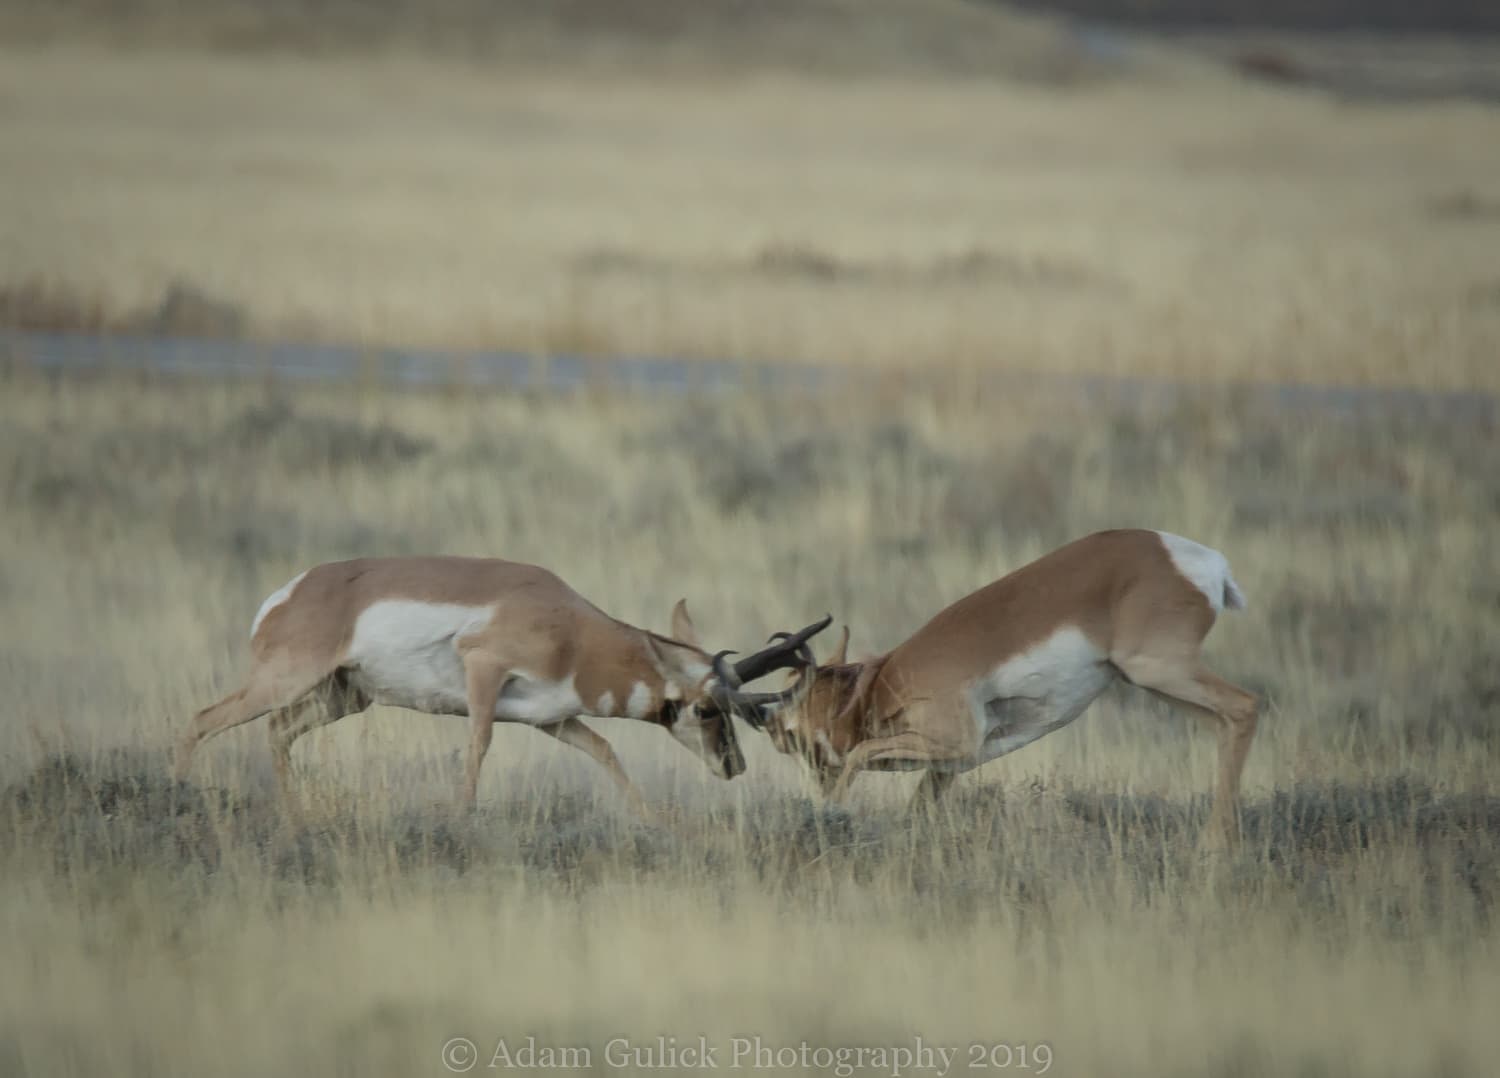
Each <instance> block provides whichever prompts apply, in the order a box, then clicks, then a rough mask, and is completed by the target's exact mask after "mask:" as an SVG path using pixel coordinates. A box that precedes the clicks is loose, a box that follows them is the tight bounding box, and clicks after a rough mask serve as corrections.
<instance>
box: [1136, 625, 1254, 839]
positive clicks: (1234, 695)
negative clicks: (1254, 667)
mask: <svg viewBox="0 0 1500 1078" xmlns="http://www.w3.org/2000/svg"><path fill="white" fill-rule="evenodd" d="M1115 665H1116V666H1118V667H1119V668H1120V670H1121V672H1123V673H1124V675H1125V676H1126V677H1127V678H1129V679H1130V681H1131V682H1132V683H1133V684H1136V685H1139V686H1141V688H1143V689H1149V690H1151V691H1152V692H1154V693H1156V694H1157V695H1160V696H1164V697H1167V698H1168V699H1170V700H1172V701H1173V702H1175V703H1179V704H1185V705H1187V706H1188V707H1189V708H1190V709H1192V710H1193V711H1194V712H1196V713H1197V714H1199V715H1207V716H1208V717H1210V718H1212V719H1214V720H1215V721H1216V722H1217V724H1218V731H1219V773H1218V780H1217V783H1216V784H1215V787H1214V803H1213V809H1212V811H1211V812H1210V815H1209V841H1210V843H1211V844H1212V845H1216V846H1233V845H1235V844H1236V843H1238V841H1239V837H1240V828H1239V796H1240V775H1241V773H1242V772H1243V771H1244V769H1245V758H1246V757H1247V756H1248V755H1249V754H1250V743H1251V742H1252V741H1253V740H1254V739H1255V728H1256V726H1257V725H1258V723H1259V715H1260V708H1259V701H1258V700H1257V699H1256V697H1255V695H1254V694H1253V693H1250V692H1246V691H1245V690H1244V689H1242V688H1240V687H1239V686H1238V685H1234V684H1231V683H1230V682H1228V681H1225V680H1224V679H1223V678H1221V677H1219V676H1218V675H1217V674H1215V673H1214V672H1213V671H1211V670H1209V669H1208V668H1207V667H1206V666H1204V665H1203V664H1202V662H1201V661H1199V659H1198V657H1197V656H1196V655H1194V656H1193V657H1192V658H1191V659H1188V658H1184V657H1173V656H1155V655H1151V654H1137V655H1134V656H1131V657H1130V658H1128V659H1124V660H1120V659H1116V660H1115Z"/></svg>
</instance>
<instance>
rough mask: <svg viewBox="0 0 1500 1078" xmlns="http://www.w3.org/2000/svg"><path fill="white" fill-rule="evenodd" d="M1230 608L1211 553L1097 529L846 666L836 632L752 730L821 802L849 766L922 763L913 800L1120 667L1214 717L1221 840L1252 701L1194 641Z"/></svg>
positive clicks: (1066, 707) (1232, 806)
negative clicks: (825, 657) (1212, 666)
mask: <svg viewBox="0 0 1500 1078" xmlns="http://www.w3.org/2000/svg"><path fill="white" fill-rule="evenodd" d="M1244 605H1245V600H1244V596H1243V594H1242V593H1241V592H1240V589H1239V586H1238V585H1237V584H1236V583H1235V581H1234V578H1233V577H1232V576H1231V575H1230V571H1229V563H1228V561H1227V560H1226V559H1225V558H1224V556H1223V555H1222V554H1220V553H1219V552H1218V551H1216V550H1212V549H1210V548H1208V547H1205V546H1202V545H1200V544H1198V543H1195V542H1192V541H1191V540H1188V539H1183V538H1181V537H1180V536H1176V535H1171V534H1168V533H1164V532H1155V531H1145V530H1116V531H1103V532H1098V533H1095V534H1093V535H1089V536H1086V537H1084V538H1082V539H1078V540H1076V541H1074V542H1072V543H1069V544H1067V545H1066V546H1063V547H1061V548H1059V549H1057V550H1055V551H1053V552H1052V553H1050V554H1047V555H1045V556H1044V557H1041V558H1039V559H1037V560H1036V561H1034V562H1032V563H1030V564H1029V565H1026V566H1023V567H1022V568H1020V569H1017V570H1016V571H1015V572H1012V573H1010V574H1009V575H1008V576H1005V577H1003V578H1001V579H1000V580H997V581H995V582H994V583H992V584H989V585H988V586H986V587H983V588H980V589H979V590H978V591H976V592H973V593H972V594H970V595H968V596H966V597H964V598H962V599H960V600H958V601H957V602H955V603H953V604H952V605H951V606H949V607H947V608H946V609H944V610H942V611H941V612H940V613H938V614H937V615H936V616H935V617H933V618H932V620H930V621H929V622H927V624H926V625H924V626H922V627H921V628H920V629H918V630H917V632H915V633H914V634H913V635H912V636H911V637H910V638H908V639H907V640H906V641H905V642H904V643H902V644H900V645H899V646H898V647H896V648H895V649H894V650H892V651H890V652H888V653H887V654H885V655H881V656H877V657H874V658H872V659H870V660H868V661H865V662H860V663H849V662H847V661H846V659H845V655H844V650H845V647H846V645H847V641H848V630H847V629H846V630H845V631H844V641H843V642H842V643H840V645H839V648H838V650H837V652H836V653H835V655H834V656H833V657H832V660H831V661H829V662H827V663H825V664H823V665H822V666H805V668H804V670H803V671H802V672H801V673H800V674H799V675H798V677H799V680H800V685H799V687H798V689H797V691H795V692H792V693H790V694H789V698H790V701H791V702H790V703H789V704H788V705H787V706H785V707H782V708H778V709H771V710H767V711H765V712H763V717H764V719H765V723H764V726H763V729H765V730H766V732H767V733H769V734H770V735H771V738H772V740H773V741H774V743H775V744H776V746H777V748H779V749H780V750H781V751H783V752H787V753H794V754H797V755H800V756H802V757H803V758H804V759H806V760H807V761H808V763H809V764H810V765H811V766H812V767H813V768H814V770H815V771H816V772H817V773H818V776H819V779H820V781H821V784H822V785H823V788H824V789H825V790H830V789H831V792H832V795H833V797H834V798H836V799H837V798H842V797H843V796H844V795H845V794H846V792H847V790H848V788H849V784H850V783H851V782H852V781H853V780H854V777H855V776H856V775H857V774H858V773H859V772H860V771H861V770H913V769H919V768H925V769H926V774H925V775H924V776H923V780H922V782H921V784H920V785H919V786H918V789H917V795H916V798H915V799H914V805H915V804H920V803H922V802H924V801H929V802H930V801H933V800H935V799H936V798H938V797H939V796H940V795H941V794H942V793H943V791H944V790H946V789H947V787H948V786H949V785H950V784H951V783H952V781H953V778H954V776H956V775H957V774H959V773H961V772H964V771H967V770H970V769H971V768H975V767H978V766H979V765H981V764H983V763H985V762H987V761H989V760H993V759H995V758H996V757H998V756H1003V755H1005V754H1006V753H1009V752H1014V751H1015V750H1016V749H1019V748H1021V747H1023V746H1025V745H1028V744H1030V743H1031V742H1033V741H1035V740H1036V739H1037V738H1039V737H1042V736H1043V735H1045V734H1048V733H1050V732H1052V731H1053V730H1056V729H1059V728H1060V727H1062V726H1065V725H1066V724H1068V723H1070V722H1072V721H1073V720H1074V719H1076V718H1077V717H1078V716H1079V715H1080V714H1082V713H1083V711H1084V710H1085V709H1086V708H1087V707H1088V706H1089V704H1090V703H1092V702H1093V701H1094V700H1095V699H1096V698H1097V697H1098V696H1099V695H1100V694H1101V693H1102V692H1103V691H1104V690H1105V689H1106V688H1107V687H1108V686H1109V685H1110V684H1111V683H1113V682H1114V681H1115V680H1116V679H1117V678H1120V677H1123V678H1124V679H1125V680H1126V681H1128V682H1130V683H1132V684H1135V685H1138V686H1140V687H1141V688H1144V689H1148V690H1150V691H1151V692H1153V693H1155V694H1157V695H1160V696H1163V697H1166V698H1167V699H1169V700H1172V701H1175V702H1177V703H1180V704H1184V705H1187V706H1188V707H1189V708H1191V709H1192V710H1194V711H1195V712H1197V713H1199V714H1201V715H1204V716H1206V717H1208V718H1210V719H1211V720H1213V721H1214V722H1215V723H1216V724H1217V727H1218V736H1219V766H1218V780H1217V785H1216V789H1215V794H1214V802H1213V810H1212V815H1211V821H1210V822H1211V828H1212V831H1211V838H1213V839H1215V840H1220V841H1223V842H1233V841H1234V840H1235V839H1236V838H1237V836H1238V814H1237V800H1238V795H1239V783H1240V773H1241V771H1242V770H1243V768H1244V764H1245V757H1246V755H1247V753H1248V752H1249V749H1250V743H1251V740H1252V739H1253V738H1254V736H1255V728H1256V722H1257V713H1258V704H1257V700H1256V698H1255V696H1253V695H1252V694H1251V693H1249V692H1246V691H1245V690H1244V689H1241V688H1239V687H1237V686H1235V685H1232V684H1230V683H1229V682H1227V681H1225V680H1224V679H1223V678H1221V677H1219V676H1217V675H1216V674H1214V673H1213V672H1212V671H1210V670H1209V669H1208V668H1207V667H1206V666H1205V665H1204V664H1203V660H1202V658H1201V657H1200V654H1199V650H1200V647H1201V645H1202V643H1203V639H1204V637H1205V636H1207V635H1208V632H1209V630H1210V629H1211V628H1212V627H1213V625H1214V622H1215V620H1216V619H1217V617H1218V615H1219V613H1220V612H1221V611H1222V610H1226V609H1227V610H1239V609H1242V608H1243V607H1244ZM803 654H804V656H805V659H807V660H810V659H811V654H810V652H808V651H806V650H805V649H804V652H803Z"/></svg>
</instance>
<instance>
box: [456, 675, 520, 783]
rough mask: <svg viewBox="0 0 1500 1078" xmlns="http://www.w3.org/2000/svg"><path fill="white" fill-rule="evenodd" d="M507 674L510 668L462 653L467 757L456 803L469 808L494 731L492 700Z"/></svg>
mask: <svg viewBox="0 0 1500 1078" xmlns="http://www.w3.org/2000/svg"><path fill="white" fill-rule="evenodd" d="M509 677H510V671H509V670H507V669H505V668H504V667H503V666H500V665H499V664H497V663H495V662H494V661H492V660H490V659H489V658H488V657H486V656H484V655H482V654H480V653H478V652H469V653H468V654H467V655H465V656H464V678H465V682H466V688H467V692H468V698H469V723H470V736H469V761H468V766H467V768H466V769H465V772H464V784H463V788H462V789H461V791H460V794H459V804H460V806H461V807H463V808H466V809H472V808H473V807H474V805H475V803H476V802H477V801H478V799H479V768H480V765H482V764H483V763H484V754H485V753H486V752H488V751H489V748H490V739H491V738H492V737H493V736H494V732H495V702H496V701H497V700H499V698H500V690H501V689H502V688H504V686H505V682H506V681H507V680H508V679H509Z"/></svg>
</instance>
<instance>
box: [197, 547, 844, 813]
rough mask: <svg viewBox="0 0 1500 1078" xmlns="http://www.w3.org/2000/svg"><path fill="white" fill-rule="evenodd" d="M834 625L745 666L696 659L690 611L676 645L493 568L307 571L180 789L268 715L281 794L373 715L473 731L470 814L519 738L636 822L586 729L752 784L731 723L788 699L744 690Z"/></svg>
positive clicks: (376, 561) (261, 632)
mask: <svg viewBox="0 0 1500 1078" xmlns="http://www.w3.org/2000/svg"><path fill="white" fill-rule="evenodd" d="M830 621H832V617H831V616H830V617H828V618H825V619H824V620H823V621H822V622H820V623H817V624H814V625H810V626H808V627H807V628H805V629H803V630H802V631H801V632H800V633H796V634H786V633H782V634H778V635H777V637H775V638H774V639H775V641H776V642H775V643H774V644H772V645H770V646H768V647H766V648H763V649H762V650H761V651H759V652H756V653H755V654H753V655H750V656H748V657H746V658H744V659H742V660H740V661H739V662H737V663H734V664H732V665H731V664H729V663H728V662H726V661H725V659H724V658H723V656H724V655H726V654H730V653H729V652H720V653H719V655H717V656H710V655H709V654H708V653H707V652H705V651H704V650H703V649H702V648H701V647H699V646H698V642H697V633H696V630H695V629H694V627H693V623H692V620H691V618H690V617H689V616H688V612H687V606H686V604H685V603H684V602H681V601H679V602H678V603H677V605H676V607H675V608H673V611H672V633H673V635H672V636H671V637H666V636H660V635H658V634H656V633H652V632H648V631H647V630H644V629H637V628H635V627H634V626H632V625H627V624H626V623H625V622H623V621H620V620H618V619H616V618H613V617H610V616H609V615H608V614H606V613H604V612H603V611H602V610H600V609H599V608H598V607H596V606H594V605H593V604H592V603H590V602H589V601H588V600H586V599H585V598H583V596H581V595H579V594H578V593H577V592H575V591H574V590H573V589H572V588H570V587H569V586H568V585H567V584H565V583H563V581H562V580H560V579H558V577H556V576H555V575H553V574H552V573H550V572H548V571H547V570H546V569H542V568H539V567H537V566H534V565H523V564H519V563H516V562H508V561H500V560H496V559H490V558H459V557H405V558H361V559H358V560H355V561H344V562H330V563H328V564H324V565H319V566H317V567H316V568H313V569H309V570H308V571H307V572H305V573H303V574H302V575H300V576H298V577H296V578H295V579H294V580H292V581H291V582H290V583H288V584H287V585H286V586H285V587H283V588H281V589H280V590H278V591H277V592H276V593H275V594H273V595H271V596H270V597H269V598H268V599H266V601H265V602H264V603H263V604H262V605H261V608H260V612H259V613H257V614H256V616H255V620H254V622H253V623H252V625H251V627H250V651H251V656H252V667H251V670H250V674H249V676H248V678H247V679H246V682H245V684H244V686H243V687H242V688H240V689H239V690H238V691H236V692H234V693H232V694H230V695H229V696H227V697H225V698H224V699H223V700H220V701H219V702H218V703H216V704H213V705H212V706H210V707H207V708H204V709H203V710H202V711H200V712H199V713H198V714H197V715H196V716H194V718H193V720H192V722H191V723H190V724H189V726H188V729H187V730H186V732H185V733H184V734H183V736H182V739H181V741H180V742H179V743H178V745H177V754H176V766H175V770H176V774H177V776H178V777H179V778H181V777H183V776H184V775H185V774H186V772H187V769H188V765H189V764H190V762H191V760H192V755H193V750H194V749H195V748H196V747H197V746H198V744H199V743H200V742H202V741H203V740H204V739H205V738H208V737H212V736H213V735H214V734H217V733H220V732H222V731H224V730H228V729H230V728H231V727H234V726H238V725H240V724H241V723H245V722H249V721H251V720H252V719H256V718H259V717H260V716H262V715H266V714H269V715H270V716H271V720H270V738H271V753H272V759H273V761H274V763H275V767H276V774H277V778H278V780H279V781H280V782H281V784H282V786H283V788H285V787H286V784H287V780H288V774H289V771H290V766H291V749H292V743H293V742H294V741H296V740H297V738H298V737H300V736H301V735H303V734H305V733H307V732H308V731H309V730H313V729H315V728H317V727H319V726H323V725H326V724H327V723H331V722H334V721H336V720H338V719H341V718H343V717H344V716H345V715H352V714H354V713H356V712H360V711H363V710H364V709H365V708H367V707H369V706H370V704H372V703H381V704H390V705H394V706H397V707H405V708H411V709H414V710H417V711H423V712H427V713H429V714H441V715H467V716H469V717H470V720H471V724H472V733H471V736H470V740H469V753H468V766H467V769H466V772H465V775H464V779H463V783H462V786H461V789H460V800H461V803H462V804H464V805H465V806H472V805H473V804H474V800H475V794H476V790H477V787H478V783H479V769H480V765H481V764H482V763H483V761H484V756H485V752H486V751H487V750H488V749H489V745H490V737H491V733H492V731H493V727H494V724H495V723H496V722H519V723H526V724H528V725H531V726H534V727H536V728H537V729H538V730H541V731H543V732H544V733H547V734H551V735H552V736H553V737H555V738H557V739H558V740H559V741H562V742H564V743H566V744H568V745H572V746H573V747H574V748H578V749H582V750H583V751H584V752H586V753H588V754H589V755H590V756H592V757H593V758H594V759H595V760H597V761H598V762H599V763H600V764H602V765H603V766H604V767H605V769H606V770H608V771H609V773H610V775H611V777H613V779H614V780H615V782H616V783H617V784H619V786H620V788H621V790H622V791H623V792H624V794H625V795H626V797H627V798H628V799H629V801H630V803H631V806H632V807H633V808H635V809H636V810H637V811H639V812H643V813H644V812H645V803H644V800H643V799H642V797H641V795H640V793H639V791H638V790H637V789H636V788H635V786H634V784H633V783H631V781H630V779H629V777H628V776H627V775H626V774H625V771H624V769H623V768H622V767H621V766H620V762H619V760H618V759H617V758H616V756H615V754H614V752H613V750H611V748H610V746H609V742H607V741H605V740H604V738H602V737H600V736H599V735H598V734H597V733H595V732H594V731H593V730H591V729H589V728H588V727H587V726H585V725H584V724H583V723H582V722H581V721H580V720H579V716H580V715H593V716H597V717H600V718H608V717H628V718H632V719H640V720H642V721H645V722H649V723H653V724H655V725H658V726H662V727H665V728H666V730H667V731H668V732H669V733H670V734H671V735H672V736H673V737H674V738H676V739H677V741H679V742H681V743H682V744H683V745H684V746H686V747H687V748H688V749H689V750H691V751H692V752H693V753H694V754H696V755H697V756H698V757H699V758H700V759H702V760H703V761H704V762H705V763H707V764H708V766H709V768H711V769H712V771H713V772H714V774H716V775H718V776H719V777H721V778H733V777H734V776H736V775H738V774H740V773H741V772H743V771H744V770H745V758H744V755H743V754H742V753H741V751H740V746H739V742H738V741H737V740H736V738H735V732H734V724H733V722H732V721H731V718H730V716H731V713H733V712H735V711H740V712H742V713H746V714H749V715H752V716H755V717H756V719H757V720H758V719H759V717H760V716H761V715H762V714H763V711H764V708H765V707H767V706H769V705H771V704H774V703H776V702H778V701H781V700H783V699H784V698H783V697H781V696H778V695H777V694H766V693H741V692H739V691H738V690H739V686H740V684H741V683H742V682H744V681H750V680H753V679H754V678H758V677H762V676H764V675H765V674H767V673H769V672H771V671H772V670H776V669H784V668H786V667H787V666H788V665H789V664H795V662H796V653H797V652H798V651H799V649H802V648H805V647H806V646H807V640H808V639H810V638H811V637H812V636H813V635H814V634H816V633H817V632H819V631H821V630H822V629H823V628H825V627H826V626H827V625H828V623H829V622H830Z"/></svg>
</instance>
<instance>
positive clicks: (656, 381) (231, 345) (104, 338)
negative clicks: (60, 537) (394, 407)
mask: <svg viewBox="0 0 1500 1078" xmlns="http://www.w3.org/2000/svg"><path fill="white" fill-rule="evenodd" d="M0 361H3V362H4V363H5V364H6V365H7V366H8V367H13V368H31V369H34V370H40V371H80V372H81V371H89V370H101V371H110V370H113V371H132V372H140V373H146V374H156V375H168V376H187V377H217V378H224V377H238V378H285V379H292V380H301V381H314V382H335V383H337V382H350V383H358V382H365V383H368V384H374V385H380V386H384V387H395V388H400V387H413V388H416V387H428V388H440V387H444V386H449V387H456V388H475V389H478V388H491V389H517V390H550V391H557V392H569V391H579V390H611V391H625V392H637V393H648V394H662V393H690V394H693V393H716V392H736V391H756V392H761V393H770V394H784V393H785V394H794V395H807V394H818V393H826V392H834V391H838V390H847V389H849V388H851V387H852V386H855V385H858V384H859V383H861V382H865V383H869V382H877V381H879V380H881V379H884V378H888V377H891V376H892V374H891V372H888V371H886V370H884V369H880V368H868V367H857V366H852V365H847V364H844V365H822V364H816V365H815V364H807V363H792V362H785V363H783V362H764V361H749V360H716V359H693V358H686V357H678V356H628V355H627V356H614V357H607V358H599V357H592V356H581V355H574V354H567V353H557V354H547V355H532V354H528V353H524V352H511V351H497V352H448V351H438V350H430V349H399V348H367V347H355V346H346V345H331V344H292V343H277V342H263V341H246V340H220V339H207V338H205V339H195V338H181V337H144V336H125V335H100V334H90V333H34V332H23V331H17V330H0ZM918 376H919V372H915V371H899V372H895V377H900V378H908V379H909V378H913V377H918ZM975 379H976V386H978V385H982V386H985V387H993V388H996V389H1004V390H1007V391H1011V392H1029V391H1039V392H1052V393H1058V392H1061V393H1064V394H1073V395H1076V396H1078V397H1079V398H1080V399H1082V400H1085V401H1089V402H1096V403H1100V404H1105V403H1112V404H1126V405H1136V406H1141V407H1153V406H1155V407H1171V406H1173V405H1175V404H1177V403H1179V402H1181V401H1182V400H1184V399H1187V398H1191V397H1193V396H1195V395H1198V394H1199V393H1201V387H1198V386H1195V385H1193V384H1192V383H1188V382H1178V381H1173V380H1171V379H1164V378H1144V377H1109V376H1105V375H1080V374H1054V373H1046V372H1033V371H1008V370H996V371H984V372H981V373H979V374H977V375H975ZM1234 390H1235V392H1237V393H1239V394H1240V395H1242V396H1243V397H1244V398H1245V399H1248V400H1250V401H1253V402H1254V403H1258V404H1262V405H1265V406H1268V407H1270V408H1273V409H1278V410H1284V411H1309V412H1314V413H1320V414H1334V415H1372V414H1373V415H1389V416H1393V417H1415V418H1430V419H1439V420H1443V421H1448V422H1462V423H1479V424H1491V425H1492V424H1494V423H1495V422H1496V419H1497V417H1500V405H1497V400H1496V398H1495V397H1494V396H1493V395H1491V394H1488V393H1483V392H1479V391H1476V390H1451V391H1439V390H1424V389H1406V388H1388V387H1374V386H1368V387H1367V386H1323V385H1306V384H1301V383H1247V384H1242V385H1236V386H1235V387H1234Z"/></svg>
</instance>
